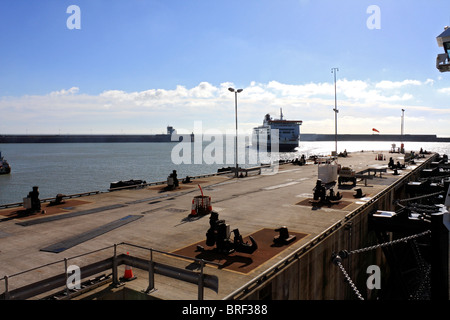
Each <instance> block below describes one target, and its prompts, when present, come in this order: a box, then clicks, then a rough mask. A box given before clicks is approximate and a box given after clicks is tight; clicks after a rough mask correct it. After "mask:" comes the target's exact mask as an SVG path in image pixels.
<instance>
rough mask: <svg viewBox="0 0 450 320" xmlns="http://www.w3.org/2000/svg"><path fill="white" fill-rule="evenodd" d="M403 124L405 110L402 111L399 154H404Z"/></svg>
mask: <svg viewBox="0 0 450 320" xmlns="http://www.w3.org/2000/svg"><path fill="white" fill-rule="evenodd" d="M404 122H405V109H402V129H401V130H402V132H401V140H402V141H401V150H400V152H401V153H404V145H403V127H404Z"/></svg>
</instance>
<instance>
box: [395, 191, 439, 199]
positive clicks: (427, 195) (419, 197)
mask: <svg viewBox="0 0 450 320" xmlns="http://www.w3.org/2000/svg"><path fill="white" fill-rule="evenodd" d="M444 192H445V191H439V192H435V193H430V194H425V195H423V196H417V197H414V198H408V199H401V200H396V201H397V202H406V201H411V200H417V199H422V198H428V197H432V196H436V195H438V194H441V193H444Z"/></svg>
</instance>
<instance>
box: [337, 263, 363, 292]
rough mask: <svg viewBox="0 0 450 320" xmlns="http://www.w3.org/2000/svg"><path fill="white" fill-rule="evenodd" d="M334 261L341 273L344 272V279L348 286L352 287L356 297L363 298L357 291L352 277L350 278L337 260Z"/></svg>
mask: <svg viewBox="0 0 450 320" xmlns="http://www.w3.org/2000/svg"><path fill="white" fill-rule="evenodd" d="M334 263H335V264H336V265H337V266H338V267H339V269H341V271H342V273H343V274H344V277H345V279H347V281H348V283H349V284H350V287H352V289H353V291H354V292H355V294H356V296H357V297H358V299H359V300H364V298H363V296H362V295H361V294H360V293H359V291H358V288H356V286H355V284H354V283H353V281H352V279H350V277H349V275H348V274H347V271H345V269H344V267H343V266H342V263H341V262H340V261H339V260H336V261H334Z"/></svg>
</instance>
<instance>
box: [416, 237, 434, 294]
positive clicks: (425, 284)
mask: <svg viewBox="0 0 450 320" xmlns="http://www.w3.org/2000/svg"><path fill="white" fill-rule="evenodd" d="M412 244H413V245H414V248H413V249H415V250H413V253H414V257H415V258H416V261H417V265H418V267H419V273H420V274H421V275H422V277H420V279H421V281H420V284H419V286H418V288H417V290H416V292H415V293H414V294H413V295H412V296H411V298H412V299H415V300H423V299H424V297H426V295H427V291H429V288H430V271H431V267H430V265H429V264H427V263H426V262H425V260H424V259H423V257H422V254H421V253H420V248H419V246H418V244H417V241H415V240H413V241H412Z"/></svg>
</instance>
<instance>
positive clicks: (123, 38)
mask: <svg viewBox="0 0 450 320" xmlns="http://www.w3.org/2000/svg"><path fill="white" fill-rule="evenodd" d="M74 6H75V7H74ZM446 25H450V2H449V1H448V0H446V1H441V0H431V1H424V0H417V1H410V0H409V1H405V0H396V1H392V0H370V1H365V0H343V1H336V0H314V1H313V0H277V1H276V0H245V1H235V0H228V1H218V0H183V1H182V0H127V1H119V0H70V1H66V0H39V1H31V0H1V6H0V45H1V46H0V48H1V50H0V134H105V133H106V134H155V133H162V132H165V131H166V126H168V125H171V126H174V127H175V128H176V129H177V130H178V132H180V133H184V132H191V131H192V130H193V128H194V127H195V123H199V122H200V123H201V124H202V128H203V130H205V131H206V130H210V131H211V130H212V131H217V132H223V133H225V132H226V131H227V130H233V128H234V125H235V96H234V94H233V93H231V92H230V91H228V88H229V87H233V88H236V89H237V88H242V89H243V91H242V92H241V93H239V94H238V97H237V98H238V99H237V102H238V104H237V111H238V112H237V117H238V124H239V131H240V132H250V131H251V129H252V128H253V127H255V126H258V125H261V124H262V120H263V118H264V116H265V114H267V113H270V114H271V115H272V116H273V117H274V118H277V117H279V112H280V108H282V110H283V114H284V117H285V118H286V119H292V120H302V121H303V124H302V126H301V131H302V132H303V133H334V131H335V125H336V123H335V113H334V111H333V109H334V107H335V86H334V76H335V75H336V98H337V107H338V110H339V113H338V121H337V127H338V132H339V133H342V134H349V133H359V134H373V133H374V131H373V128H375V129H377V130H378V131H379V133H380V134H400V133H401V123H402V109H404V110H405V111H404V114H403V115H404V118H403V121H404V133H405V134H436V135H438V136H443V137H450V73H441V72H439V71H438V70H437V69H436V56H437V54H439V53H443V52H444V51H443V48H440V47H438V45H437V41H436V37H437V36H438V35H439V34H440V33H442V32H443V31H444V27H445V26H446ZM332 68H338V71H337V72H336V74H333V73H332V72H331V70H332Z"/></svg>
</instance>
